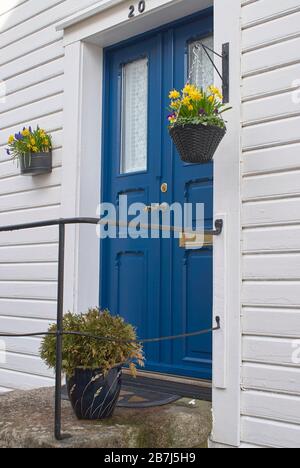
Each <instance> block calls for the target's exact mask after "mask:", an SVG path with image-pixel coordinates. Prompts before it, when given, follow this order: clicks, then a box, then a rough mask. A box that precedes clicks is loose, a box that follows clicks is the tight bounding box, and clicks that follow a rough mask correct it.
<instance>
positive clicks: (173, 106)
mask: <svg viewBox="0 0 300 468" xmlns="http://www.w3.org/2000/svg"><path fill="white" fill-rule="evenodd" d="M179 107H180V101H172V102H171V109H174V110H177V109H179Z"/></svg>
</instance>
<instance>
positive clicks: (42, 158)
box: [6, 126, 52, 176]
mask: <svg viewBox="0 0 300 468" xmlns="http://www.w3.org/2000/svg"><path fill="white" fill-rule="evenodd" d="M6 152H7V155H8V156H10V157H11V158H12V159H13V160H14V161H17V163H18V164H19V165H20V172H21V174H22V175H32V176H34V175H41V174H49V173H50V172H52V137H51V135H49V134H48V133H47V132H46V131H45V130H43V129H42V128H40V127H39V126H37V128H36V129H35V130H34V129H33V128H32V127H28V128H26V127H24V128H23V130H22V131H20V132H19V133H15V135H10V137H9V139H8V147H7V148H6Z"/></svg>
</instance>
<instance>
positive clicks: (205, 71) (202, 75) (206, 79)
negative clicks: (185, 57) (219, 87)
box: [189, 36, 214, 89]
mask: <svg viewBox="0 0 300 468" xmlns="http://www.w3.org/2000/svg"><path fill="white" fill-rule="evenodd" d="M201 44H204V45H205V46H207V47H209V48H210V49H211V50H213V48H214V38H213V36H210V37H206V38H205V39H202V40H201V41H195V42H192V43H191V44H190V47H189V69H190V70H191V69H192V65H193V63H194V60H195V55H194V52H195V53H196V55H197V57H198V59H199V60H197V61H196V62H195V63H194V67H193V72H192V77H191V82H192V83H193V84H195V85H197V86H198V87H199V88H203V89H205V88H207V87H208V86H210V85H212V84H213V83H214V67H213V64H212V63H211V62H210V60H209V58H208V56H207V54H206V52H205V50H204V49H203V47H201ZM195 46H199V47H198V48H197V49H195ZM208 53H209V54H210V56H212V53H211V52H210V51H208ZM212 59H214V57H213V56H212Z"/></svg>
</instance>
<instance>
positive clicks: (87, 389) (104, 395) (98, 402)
mask: <svg viewBox="0 0 300 468" xmlns="http://www.w3.org/2000/svg"><path fill="white" fill-rule="evenodd" d="M121 385H122V368H121V366H120V367H114V368H113V369H111V370H110V371H109V372H108V374H106V375H105V376H104V375H103V372H102V371H101V369H93V370H92V369H87V370H84V369H76V371H75V375H74V376H73V377H71V378H68V379H67V390H68V395H69V399H70V402H71V404H72V407H73V410H74V413H75V414H76V416H77V418H78V419H80V420H88V421H100V420H103V419H108V418H110V417H111V416H112V415H113V412H114V410H115V407H116V405H117V402H118V399H119V395H120V391H121Z"/></svg>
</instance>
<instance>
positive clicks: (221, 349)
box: [213, 214, 228, 390]
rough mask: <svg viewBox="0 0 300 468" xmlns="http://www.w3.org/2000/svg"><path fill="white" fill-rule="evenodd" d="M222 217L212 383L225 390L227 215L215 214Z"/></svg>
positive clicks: (216, 260) (216, 252)
mask: <svg viewBox="0 0 300 468" xmlns="http://www.w3.org/2000/svg"><path fill="white" fill-rule="evenodd" d="M216 219H222V220H223V223H224V226H223V232H222V235H221V236H218V237H216V238H215V239H214V287H213V291H214V309H213V315H214V318H216V317H220V320H221V329H220V330H219V331H218V332H216V333H215V334H214V353H213V385H214V387H215V388H218V389H223V390H225V389H226V387H227V377H228V375H227V365H226V362H227V359H228V353H227V350H228V339H227V338H228V336H227V326H228V315H227V297H228V282H227V279H228V277H227V248H226V246H227V241H228V240H227V230H228V226H227V216H226V215H225V214H222V215H219V214H217V215H216Z"/></svg>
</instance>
